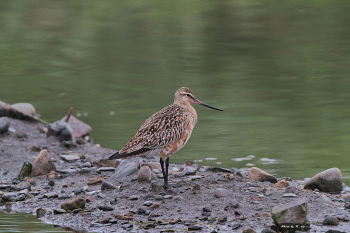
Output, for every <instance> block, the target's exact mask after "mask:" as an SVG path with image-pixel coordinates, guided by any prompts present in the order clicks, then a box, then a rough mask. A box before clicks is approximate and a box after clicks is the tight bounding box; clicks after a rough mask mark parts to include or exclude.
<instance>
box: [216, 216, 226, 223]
mask: <svg viewBox="0 0 350 233" xmlns="http://www.w3.org/2000/svg"><path fill="white" fill-rule="evenodd" d="M226 221H227V216H226V215H221V216H219V217H218V223H223V222H226Z"/></svg>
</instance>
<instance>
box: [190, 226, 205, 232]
mask: <svg viewBox="0 0 350 233" xmlns="http://www.w3.org/2000/svg"><path fill="white" fill-rule="evenodd" d="M188 230H189V231H200V230H202V227H201V226H198V225H192V226H189V227H188Z"/></svg>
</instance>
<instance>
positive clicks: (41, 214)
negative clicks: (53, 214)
mask: <svg viewBox="0 0 350 233" xmlns="http://www.w3.org/2000/svg"><path fill="white" fill-rule="evenodd" d="M46 212H47V209H43V208H38V209H36V217H37V218H41V217H44V215H45V214H46Z"/></svg>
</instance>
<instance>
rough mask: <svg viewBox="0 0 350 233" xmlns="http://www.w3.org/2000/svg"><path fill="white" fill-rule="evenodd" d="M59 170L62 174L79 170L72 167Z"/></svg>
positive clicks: (70, 173) (71, 173)
mask: <svg viewBox="0 0 350 233" xmlns="http://www.w3.org/2000/svg"><path fill="white" fill-rule="evenodd" d="M57 172H59V173H61V174H66V175H73V174H74V173H76V172H77V170H75V169H72V168H67V169H62V170H57Z"/></svg>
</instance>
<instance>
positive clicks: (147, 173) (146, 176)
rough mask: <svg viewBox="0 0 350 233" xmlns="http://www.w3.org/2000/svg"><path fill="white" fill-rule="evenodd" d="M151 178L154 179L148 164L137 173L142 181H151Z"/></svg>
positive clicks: (138, 178)
mask: <svg viewBox="0 0 350 233" xmlns="http://www.w3.org/2000/svg"><path fill="white" fill-rule="evenodd" d="M151 179H152V171H151V169H150V168H149V167H148V166H143V167H141V168H140V171H139V173H138V175H137V180H138V181H139V182H142V181H146V182H151Z"/></svg>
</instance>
